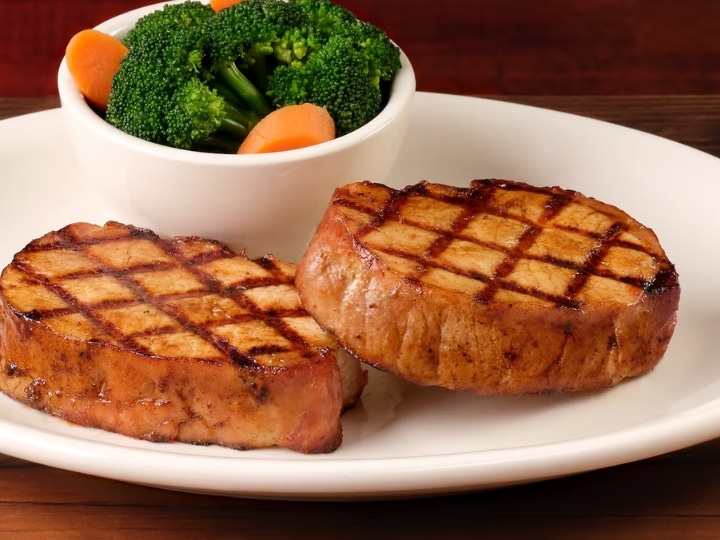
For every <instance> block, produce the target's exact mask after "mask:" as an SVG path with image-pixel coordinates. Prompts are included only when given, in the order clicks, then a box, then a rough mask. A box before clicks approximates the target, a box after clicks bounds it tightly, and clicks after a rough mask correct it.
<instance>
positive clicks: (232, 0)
mask: <svg viewBox="0 0 720 540" xmlns="http://www.w3.org/2000/svg"><path fill="white" fill-rule="evenodd" d="M239 2H242V0H210V7H211V8H213V10H215V13H217V12H218V11H220V10H221V9H225V8H227V7H230V6H232V5H233V4H237V3H239Z"/></svg>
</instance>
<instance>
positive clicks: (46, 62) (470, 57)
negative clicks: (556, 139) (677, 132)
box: [0, 0, 720, 97]
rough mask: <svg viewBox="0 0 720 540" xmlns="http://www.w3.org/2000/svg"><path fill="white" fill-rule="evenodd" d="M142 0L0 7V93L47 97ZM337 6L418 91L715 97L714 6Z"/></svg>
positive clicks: (467, 0) (618, 1)
mask: <svg viewBox="0 0 720 540" xmlns="http://www.w3.org/2000/svg"><path fill="white" fill-rule="evenodd" d="M148 1H149V0H2V1H0V21H2V23H1V24H0V47H1V48H0V96H6V97H7V96H10V97H13V96H51V95H55V94H56V87H55V71H56V68H57V64H58V63H59V61H60V58H61V57H62V55H63V50H64V47H65V43H67V41H68V39H69V38H70V37H71V36H72V34H73V33H75V32H76V31H78V30H81V29H83V28H87V27H91V26H94V25H96V24H97V23H99V22H101V21H102V20H104V19H106V18H108V17H111V16H113V15H116V14H118V13H120V12H122V11H125V10H128V9H132V8H135V7H139V6H141V5H144V4H146V3H148ZM338 2H339V3H341V4H343V5H345V6H346V7H348V8H349V9H351V10H352V11H354V12H355V13H356V14H357V15H358V16H360V17H361V18H364V19H366V20H370V21H371V22H374V23H375V24H377V25H379V26H381V27H383V28H384V29H385V30H386V31H387V33H388V34H389V35H390V36H391V37H392V38H393V39H394V40H395V41H397V42H398V43H399V44H400V46H401V47H402V48H403V49H404V50H405V51H406V52H407V53H408V55H409V56H410V57H411V59H412V60H413V63H414V65H415V68H416V71H417V76H418V88H419V89H420V90H425V91H439V92H451V93H469V94H496V95H502V94H504V95H539V94H555V95H568V94H656V95H663V94H710V93H716V94H717V93H720V2H718V1H717V0H443V1H442V2H438V1H437V0H435V1H431V0H338Z"/></svg>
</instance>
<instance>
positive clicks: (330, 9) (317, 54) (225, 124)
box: [106, 0, 400, 152]
mask: <svg viewBox="0 0 720 540" xmlns="http://www.w3.org/2000/svg"><path fill="white" fill-rule="evenodd" d="M124 43H125V45H126V46H127V47H128V52H127V54H126V55H125V57H124V59H123V60H122V62H121V63H120V67H119V69H118V70H117V73H116V74H115V76H114V78H113V82H112V88H111V90H110V95H109V101H108V106H107V115H106V118H107V120H108V122H110V123H111V124H113V125H115V126H116V127H118V128H120V129H122V130H123V131H126V132H127V133H130V134H132V135H135V136H138V137H141V138H143V139H146V140H150V141H153V142H157V143H161V144H165V145H169V146H174V147H178V148H186V149H197V150H205V151H207V150H211V151H212V150H214V151H219V152H230V151H232V152H235V151H237V149H238V147H239V146H240V144H241V143H242V142H243V140H245V137H247V136H248V134H249V133H250V132H251V130H252V129H253V128H254V127H255V125H256V124H257V123H258V122H259V121H260V120H261V119H262V118H264V117H266V116H267V115H268V114H270V113H271V112H272V111H274V110H276V109H279V108H283V107H287V106H289V105H300V104H304V103H311V104H314V105H317V106H318V107H320V108H322V109H323V110H324V111H325V114H329V116H330V118H331V119H332V121H333V126H334V130H335V135H337V136H339V135H343V134H345V133H349V132H351V131H353V130H355V129H357V128H359V127H360V126H362V125H364V124H365V123H367V122H369V121H370V120H371V119H372V118H374V117H375V116H376V115H377V114H378V113H379V112H380V110H381V109H382V107H383V104H384V101H385V99H386V93H387V88H388V87H389V83H390V81H391V80H392V79H393V77H394V75H395V73H396V72H397V70H398V69H399V68H400V51H399V49H398V48H397V46H395V45H394V44H393V43H392V42H391V41H390V39H389V38H388V37H387V36H386V35H385V33H384V32H382V31H381V30H380V29H378V28H377V27H375V26H373V25H371V24H369V23H366V22H362V21H360V20H358V19H357V18H356V17H355V16H354V15H353V14H352V13H351V12H350V11H348V10H346V9H345V8H342V7H341V6H339V5H337V4H334V3H333V2H331V1H330V0H290V1H285V0H243V1H239V2H235V3H232V4H231V5H227V3H223V5H222V7H221V6H220V4H218V3H217V2H214V3H211V4H210V5H208V4H204V3H201V2H198V1H196V0H186V1H185V2H182V3H179V4H169V5H166V6H165V7H164V8H163V9H161V10H158V11H156V12H153V13H151V14H149V15H146V16H145V17H143V18H141V19H140V20H139V21H138V23H137V25H136V26H135V27H134V28H133V29H131V30H130V32H129V33H128V35H127V37H126V38H125V40H124ZM274 133H277V134H279V133H280V132H279V131H278V130H277V129H276V130H275V131H274Z"/></svg>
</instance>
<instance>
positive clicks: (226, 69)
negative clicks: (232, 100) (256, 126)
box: [217, 63, 273, 118]
mask: <svg viewBox="0 0 720 540" xmlns="http://www.w3.org/2000/svg"><path fill="white" fill-rule="evenodd" d="M217 75H218V76H219V77H220V78H221V79H222V81H223V82H224V83H225V84H226V85H227V86H228V87H229V88H230V89H232V90H233V91H234V92H235V93H237V94H238V95H239V96H240V97H241V98H242V99H243V100H244V101H245V102H246V103H247V104H248V105H249V106H250V108H251V109H252V110H253V112H255V113H256V114H257V115H258V116H260V117H261V118H262V117H263V116H267V115H268V114H270V112H271V111H272V110H273V109H272V107H271V105H270V104H269V103H268V101H267V99H266V98H265V96H264V95H263V93H262V92H260V90H258V89H257V87H256V86H255V85H254V84H253V83H252V82H250V79H248V78H247V77H246V76H245V75H244V74H243V72H242V71H240V70H239V69H238V67H237V66H236V65H235V64H234V63H230V64H228V65H225V66H221V67H219V68H218V69H217Z"/></svg>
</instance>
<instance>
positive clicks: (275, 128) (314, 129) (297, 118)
mask: <svg viewBox="0 0 720 540" xmlns="http://www.w3.org/2000/svg"><path fill="white" fill-rule="evenodd" d="M334 138H335V121H334V120H333V119H332V116H330V113H328V112H327V109H325V108H323V107H319V106H317V105H313V104H312V103H303V104H301V105H288V106H287V107H281V108H279V109H277V110H274V111H273V112H271V113H270V114H268V115H267V116H266V117H265V118H263V119H262V120H260V121H259V122H258V123H257V125H256V126H255V127H254V128H253V129H252V130H250V133H248V135H247V137H246V138H245V140H244V141H243V142H242V144H241V145H240V148H238V154H261V153H265V152H281V151H283V150H294V149H296V148H304V147H306V146H312V145H314V144H320V143H322V142H326V141H330V140H332V139H334Z"/></svg>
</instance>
